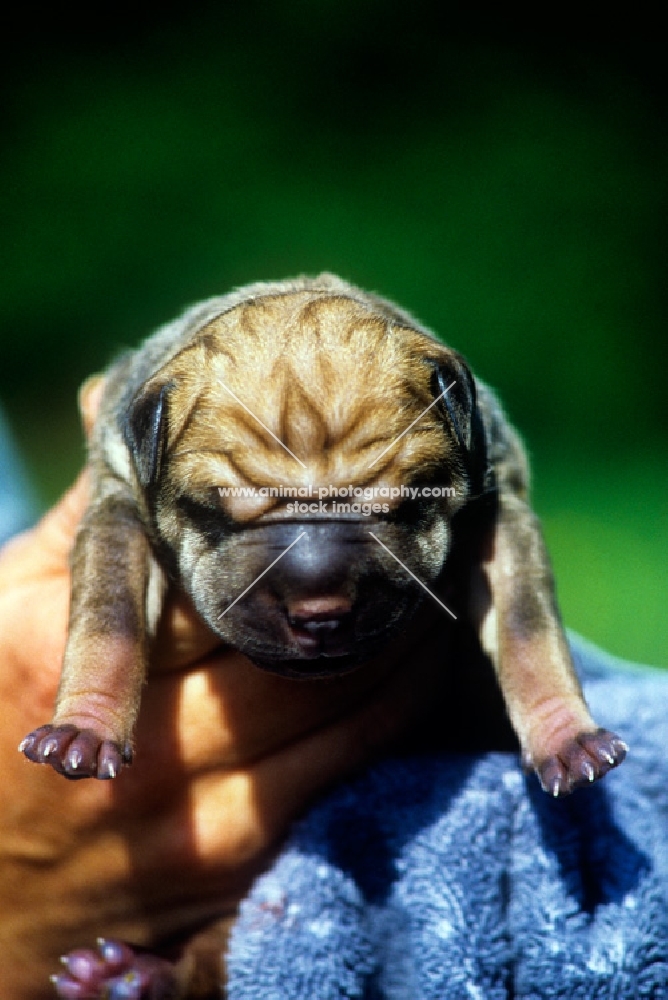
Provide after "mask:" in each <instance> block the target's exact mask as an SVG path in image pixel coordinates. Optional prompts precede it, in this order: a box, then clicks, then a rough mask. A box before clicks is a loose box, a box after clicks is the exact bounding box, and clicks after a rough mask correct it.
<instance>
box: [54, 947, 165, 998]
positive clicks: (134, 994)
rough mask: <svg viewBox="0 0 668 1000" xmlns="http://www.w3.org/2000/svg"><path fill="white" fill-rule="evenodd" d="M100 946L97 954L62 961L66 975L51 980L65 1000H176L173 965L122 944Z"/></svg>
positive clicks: (85, 951)
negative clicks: (139, 953)
mask: <svg viewBox="0 0 668 1000" xmlns="http://www.w3.org/2000/svg"><path fill="white" fill-rule="evenodd" d="M97 944H98V950H97V951H93V950H92V949H88V948H85V949H83V948H82V949H78V950H77V951H71V952H70V953H69V954H68V955H65V956H63V958H62V959H61V962H62V964H63V966H64V969H65V971H64V972H61V973H58V974H57V975H55V976H51V982H52V983H53V985H54V987H55V989H56V994H57V995H58V996H59V997H60V998H61V1000H176V997H177V996H178V992H179V991H178V986H177V981H176V977H175V975H174V966H173V965H172V963H171V962H167V961H166V960H165V959H163V958H158V957H157V956H155V955H137V954H135V952H134V951H133V950H132V949H131V948H129V947H128V946H127V945H125V944H121V942H119V941H110V940H105V939H103V938H100V939H99V941H98V943H97Z"/></svg>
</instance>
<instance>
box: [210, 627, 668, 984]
mask: <svg viewBox="0 0 668 1000" xmlns="http://www.w3.org/2000/svg"><path fill="white" fill-rule="evenodd" d="M572 645H573V650H574V654H575V658H576V662H577V665H578V668H579V672H580V675H581V677H582V678H583V681H584V684H585V690H586V694H587V698H588V701H589V703H590V705H591V708H592V710H593V714H594V717H595V718H596V719H597V720H598V721H599V722H600V724H601V725H605V726H607V727H609V728H611V729H614V730H615V731H616V732H618V733H619V734H620V735H622V736H623V738H624V739H625V740H626V741H627V742H628V743H629V744H630V747H631V750H630V753H629V755H628V757H627V759H626V761H625V762H624V763H623V764H622V766H621V767H620V768H619V769H618V770H617V771H615V772H613V773H611V774H609V775H608V776H607V777H606V778H605V779H604V780H603V781H602V782H600V783H598V784H596V785H594V786H592V787H591V788H587V789H584V790H582V791H578V792H576V793H575V794H574V795H572V796H570V797H568V798H566V799H560V800H555V799H552V798H550V797H549V796H548V795H546V794H545V793H544V792H543V791H541V790H540V788H539V786H538V783H537V781H536V779H535V778H534V777H533V776H527V775H525V774H524V773H523V772H522V770H521V768H520V766H519V763H518V760H517V757H516V756H515V755H513V754H507V753H490V754H485V755H478V756H473V755H459V756H457V755H447V756H431V757H424V756H421V757H419V758H418V757H413V758H403V759H391V760H386V761H383V762H382V763H379V764H378V765H376V766H374V767H373V768H371V769H370V770H368V771H367V772H366V773H364V774H363V775H362V776H360V777H359V778H358V779H357V780H355V781H353V782H350V783H348V784H346V785H344V786H342V787H340V788H338V789H337V790H336V791H334V792H333V793H331V794H330V795H329V796H328V797H327V798H325V799H324V800H322V801H321V802H320V803H319V804H318V805H317V806H316V807H315V808H313V809H312V810H311V812H310V813H309V814H308V815H307V816H306V817H305V818H304V819H303V820H302V821H301V822H300V823H299V824H298V825H297V826H296V827H295V829H294V831H293V833H292V835H291V837H290V838H289V840H288V841H287V843H286V844H285V847H284V849H283V850H282V852H281V854H280V856H279V857H278V858H277V860H276V862H275V863H274V865H273V867H272V868H271V870H270V871H268V872H267V873H266V874H265V875H263V876H262V877H261V878H260V879H259V880H258V882H257V883H256V885H255V887H254V889H253V890H252V892H251V894H250V895H249V897H248V898H247V899H246V900H245V901H244V903H243V904H242V907H241V913H240V918H239V920H238V922H237V924H236V926H235V928H234V931H233V934H232V939H231V943H230V948H229V955H228V974H229V984H228V989H229V1000H258V998H262V1000H302V998H303V1000H335V998H336V1000H340V998H344V997H345V998H353V997H360V998H364V1000H381V998H382V1000H436V998H439V1000H441V998H448V1000H449V998H453V1000H455V998H462V1000H502V998H503V1000H505V998H510V997H523V998H532V1000H533V998H535V1000H538V998H564V997H577V998H601V1000H602V998H606V1000H609V998H615V1000H618V998H627V997H628V998H640V997H653V998H660V997H668V906H667V905H666V904H667V897H668V892H667V890H668V766H667V765H666V748H667V747H668V712H667V711H666V707H667V705H668V675H666V674H664V673H663V672H661V671H657V670H653V669H651V668H647V669H644V668H633V667H631V666H628V665H624V664H621V663H619V662H618V661H614V660H613V659H612V658H610V657H607V656H606V655H605V654H603V653H601V652H600V651H599V650H597V649H595V648H594V647H592V646H589V645H587V644H585V643H584V642H583V641H582V640H579V639H577V638H574V637H573V638H572Z"/></svg>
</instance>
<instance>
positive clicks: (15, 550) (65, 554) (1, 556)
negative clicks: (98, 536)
mask: <svg viewBox="0 0 668 1000" xmlns="http://www.w3.org/2000/svg"><path fill="white" fill-rule="evenodd" d="M89 492H90V476H89V472H88V470H87V469H84V470H83V472H81V473H80V475H79V477H78V478H77V480H76V482H75V483H74V485H73V486H71V487H70V489H69V490H67V492H66V493H65V494H64V495H63V496H62V497H61V499H60V500H59V501H58V503H57V504H56V505H55V506H54V507H52V508H51V510H49V511H47V513H46V514H45V515H44V516H43V517H42V518H41V520H40V521H38V522H37V524H36V525H35V527H34V528H31V529H29V530H28V531H24V532H23V533H22V534H20V535H17V536H16V537H15V538H13V539H11V540H10V541H9V542H7V544H6V545H5V546H4V547H3V549H2V551H1V552H0V578H8V577H10V576H11V580H12V581H13V583H14V584H16V583H20V582H21V581H24V580H27V579H31V578H33V577H34V576H36V575H38V574H51V573H62V572H67V570H68V569H69V566H68V560H69V554H70V551H71V548H72V543H73V542H74V538H75V535H76V532H77V528H78V526H79V522H80V521H81V518H82V517H83V514H84V511H85V510H86V506H87V504H88V500H89ZM10 569H11V573H10V572H9V570H10Z"/></svg>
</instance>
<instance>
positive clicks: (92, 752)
mask: <svg viewBox="0 0 668 1000" xmlns="http://www.w3.org/2000/svg"><path fill="white" fill-rule="evenodd" d="M19 750H20V751H21V752H22V753H24V754H25V756H26V757H27V758H28V760H32V761H34V762H35V763H36V764H50V765H51V767H52V768H53V769H54V771H57V772H58V773H59V774H62V775H64V776H65V777H66V778H71V779H73V780H76V779H77V778H100V779H102V780H104V779H108V778H115V777H116V775H117V774H118V773H119V772H120V770H121V768H122V767H123V764H129V763H131V761H132V752H131V750H130V748H129V747H121V745H120V744H119V743H116V742H114V741H113V740H105V739H103V738H102V737H100V736H98V734H97V733H96V732H94V730H92V729H79V728H78V727H77V726H72V725H63V726H53V725H48V726H40V727H39V729H35V730H33V732H32V733H29V734H28V735H27V736H26V737H25V739H24V740H22V741H21V743H20V744H19Z"/></svg>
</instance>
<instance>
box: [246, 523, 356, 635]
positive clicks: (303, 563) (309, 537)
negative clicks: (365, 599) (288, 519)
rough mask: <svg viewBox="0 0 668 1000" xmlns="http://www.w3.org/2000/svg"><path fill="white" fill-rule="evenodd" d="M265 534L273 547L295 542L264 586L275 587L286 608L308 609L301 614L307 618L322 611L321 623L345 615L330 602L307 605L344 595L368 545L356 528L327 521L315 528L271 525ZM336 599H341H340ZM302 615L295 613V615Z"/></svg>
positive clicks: (274, 568) (314, 526)
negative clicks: (310, 602) (292, 606)
mask: <svg viewBox="0 0 668 1000" xmlns="http://www.w3.org/2000/svg"><path fill="white" fill-rule="evenodd" d="M271 529H273V531H272V530H271ZM265 531H266V537H267V539H271V543H272V545H273V546H282V545H285V544H289V543H290V542H293V541H294V544H293V545H291V546H290V548H289V549H288V550H287V551H286V552H285V554H284V555H283V556H282V557H281V559H280V561H278V562H277V563H276V565H275V566H274V567H273V568H272V570H271V572H270V573H269V574H268V577H267V583H268V584H269V585H270V586H271V587H273V588H274V590H275V593H276V594H277V595H279V596H280V597H281V598H282V599H283V601H284V602H285V604H286V606H287V605H288V604H290V603H292V604H294V605H295V609H298V607H299V606H300V605H301V606H302V607H303V608H306V609H307V610H306V611H305V612H304V614H305V615H306V617H308V618H313V615H314V614H315V615H316V618H317V616H318V614H319V613H320V612H322V613H323V617H321V620H322V621H324V620H326V618H327V617H328V615H329V616H330V617H331V616H334V617H336V616H337V615H338V614H340V613H342V614H345V613H347V612H346V611H345V610H344V611H343V612H341V611H340V609H337V608H336V605H335V604H331V603H330V605H325V604H322V605H321V606H319V607H316V605H314V604H311V605H309V600H311V599H313V600H315V599H316V598H317V599H320V600H325V599H326V598H327V599H330V601H331V600H334V597H335V595H341V594H342V593H343V592H345V590H346V589H347V588H346V582H347V581H350V580H351V578H352V577H354V575H355V567H356V565H357V563H358V562H359V559H360V556H361V555H362V554H363V550H364V547H365V546H366V545H368V540H367V538H366V536H365V534H364V533H363V531H362V529H361V528H360V527H359V526H358V525H347V524H336V523H334V524H332V523H331V522H330V523H327V524H318V525H295V524H293V525H290V526H287V525H285V526H283V525H275V526H273V525H272V526H271V528H267V529H265ZM270 532H271V534H270ZM297 538H298V541H295V539H297ZM337 599H338V600H341V598H340V597H338V598H337ZM348 610H349V609H348ZM301 613H302V612H301V611H298V610H295V614H301ZM313 620H315V619H313Z"/></svg>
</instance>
